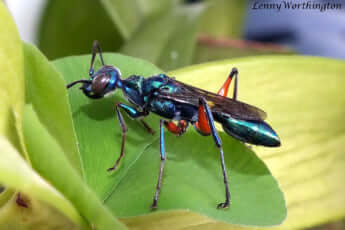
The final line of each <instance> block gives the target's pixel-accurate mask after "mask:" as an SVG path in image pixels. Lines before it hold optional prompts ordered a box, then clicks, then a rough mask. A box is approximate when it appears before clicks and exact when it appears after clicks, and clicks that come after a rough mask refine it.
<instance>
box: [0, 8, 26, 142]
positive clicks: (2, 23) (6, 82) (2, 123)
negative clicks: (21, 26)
mask: <svg viewBox="0 0 345 230" xmlns="http://www.w3.org/2000/svg"><path fill="white" fill-rule="evenodd" d="M0 28H1V36H0V69H1V76H0V98H1V100H0V134H3V135H4V136H7V137H8V138H9V140H10V141H11V143H12V144H15V145H16V146H17V147H19V142H20V141H19V140H18V135H17V133H16V129H17V130H21V114H22V109H23V105H24V64H23V51H22V42H21V40H20V38H19V34H18V31H17V28H16V26H15V24H14V22H13V20H12V18H11V16H10V14H9V12H8V10H7V8H6V7H5V5H4V3H3V2H0Z"/></svg>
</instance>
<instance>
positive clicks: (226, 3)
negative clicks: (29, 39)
mask: <svg viewBox="0 0 345 230" xmlns="http://www.w3.org/2000/svg"><path fill="white" fill-rule="evenodd" d="M67 2H68V3H67ZM247 4H248V2H247V1H239V0H205V1H195V0H194V1H192V0H189V1H186V0H184V1H183V0H162V1H156V0H135V1H119V0H113V1H112V0H102V1H94V0H70V1H63V0H50V1H48V2H47V4H46V6H45V9H44V11H43V15H42V19H41V23H40V26H39V31H38V38H37V39H38V46H39V48H40V49H41V51H42V52H43V53H44V54H45V55H46V56H47V57H48V58H50V59H56V58H59V57H64V56H69V55H77V54H88V53H90V44H92V41H93V40H96V39H97V40H99V42H100V43H101V45H102V48H103V50H104V51H110V52H120V53H123V54H127V55H130V56H135V57H139V58H143V59H146V60H148V61H150V62H152V63H154V64H156V65H157V66H158V67H160V68H162V69H163V70H166V71H168V70H173V69H176V68H180V67H183V66H187V65H191V64H195V63H201V62H206V61H212V60H219V59H225V58H231V57H240V56H248V55H260V54H287V53H291V50H289V49H287V48H285V47H280V46H277V45H270V44H261V43H254V42H246V41H244V40H241V39H243V35H244V29H243V28H244V26H243V24H244V22H245V15H246V11H247Z"/></svg>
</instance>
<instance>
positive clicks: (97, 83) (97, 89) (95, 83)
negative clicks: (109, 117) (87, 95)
mask: <svg viewBox="0 0 345 230" xmlns="http://www.w3.org/2000/svg"><path fill="white" fill-rule="evenodd" d="M109 80H110V75H108V74H100V75H98V76H96V77H95V78H94V79H93V80H92V85H91V90H92V92H93V93H94V94H104V90H105V89H106V88H107V86H108V83H109Z"/></svg>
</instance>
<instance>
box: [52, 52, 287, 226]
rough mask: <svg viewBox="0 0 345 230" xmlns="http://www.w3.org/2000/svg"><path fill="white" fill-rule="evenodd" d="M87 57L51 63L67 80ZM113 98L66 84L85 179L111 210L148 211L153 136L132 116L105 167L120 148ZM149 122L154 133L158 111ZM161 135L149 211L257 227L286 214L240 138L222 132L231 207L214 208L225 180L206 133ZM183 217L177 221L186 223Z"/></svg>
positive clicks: (118, 60)
mask: <svg viewBox="0 0 345 230" xmlns="http://www.w3.org/2000/svg"><path fill="white" fill-rule="evenodd" d="M89 58H90V57H84V56H83V57H76V58H65V59H62V60H59V61H57V62H55V64H56V66H57V68H58V69H59V70H60V71H61V72H62V74H63V76H64V77H65V79H66V81H67V82H71V81H73V80H77V79H80V75H81V73H83V72H87V70H88V65H89V60H90V59H89ZM105 60H106V63H107V64H115V65H116V66H117V67H118V68H119V69H120V70H121V72H122V73H123V76H124V77H127V76H129V75H130V74H142V75H143V76H150V75H153V74H155V73H159V70H158V69H156V68H154V67H153V66H151V65H149V64H147V63H145V62H142V61H139V60H137V59H133V58H129V57H124V56H120V55H106V56H105ZM208 76H210V75H208ZM225 76H226V75H225ZM198 77H199V76H198ZM119 100H120V101H122V100H123V99H122V98H121V97H120V96H119V95H118V94H116V95H115V96H114V97H111V98H106V99H104V100H98V101H96V100H90V99H88V98H86V97H85V96H84V95H83V94H82V92H80V90H78V89H77V87H76V88H75V89H73V88H72V89H70V101H71V106H72V113H73V119H74V124H75V129H76V132H77V137H78V141H79V143H80V152H81V154H82V159H83V162H84V165H85V172H86V175H87V176H86V180H87V182H88V184H89V185H90V186H91V187H92V188H93V189H94V190H95V191H96V192H97V194H98V195H99V196H100V197H101V198H102V199H105V202H106V204H107V206H108V207H109V208H110V209H111V210H112V211H113V212H114V213H115V214H116V215H118V216H120V217H129V216H140V215H142V214H150V213H151V211H150V208H149V207H150V205H151V202H152V199H153V193H154V190H155V185H156V182H157V177H158V171H159V164H160V163H159V161H160V156H159V147H158V134H155V136H151V135H149V134H148V133H147V132H146V130H145V129H144V128H143V127H142V126H141V125H140V123H139V124H138V122H137V121H135V120H130V119H125V121H126V123H127V125H128V129H129V130H128V133H127V141H126V153H125V154H126V155H125V157H124V159H123V160H122V162H121V165H120V167H119V168H118V170H117V171H116V172H115V173H113V174H109V173H108V172H107V171H106V169H107V168H109V167H111V166H112V165H113V163H114V162H115V160H116V158H117V157H118V156H119V152H120V148H121V131H120V127H119V124H116V123H117V122H118V121H117V119H116V118H115V111H114V104H115V102H117V101H119ZM147 121H148V123H149V124H150V125H151V126H152V127H153V129H155V130H157V131H158V127H159V122H158V118H157V117H156V116H154V115H151V116H150V117H149V119H147ZM166 136H167V140H166V149H167V156H168V160H167V163H166V170H165V176H164V184H163V188H162V192H161V197H160V201H159V210H158V212H155V214H157V215H163V216H164V215H170V214H171V215H173V214H174V213H175V211H176V210H181V209H183V210H191V211H192V212H194V213H199V214H201V215H203V216H208V217H210V218H212V219H216V220H221V221H225V222H228V223H235V224H244V225H257V226H266V225H274V224H279V223H281V221H282V220H283V219H284V217H285V214H286V213H285V212H286V210H285V204H284V199H283V196H282V193H281V192H280V190H279V188H278V186H277V183H276V181H275V180H274V178H273V177H272V175H271V174H270V172H269V171H268V169H267V168H266V166H265V165H264V164H263V162H262V161H260V160H259V159H258V158H257V157H256V155H255V154H254V153H253V152H252V151H251V150H249V149H248V148H246V147H245V146H244V145H243V144H241V143H239V142H238V141H235V140H234V139H232V138H231V137H228V136H226V135H224V134H221V137H222V139H223V142H224V152H226V162H227V165H228V167H229V170H228V172H229V175H230V190H231V192H232V206H231V208H230V209H228V210H217V208H216V205H217V203H218V202H222V201H223V199H224V184H223V179H222V174H221V166H220V162H219V153H218V152H217V148H216V147H215V146H214V143H213V140H212V138H211V137H209V138H204V137H202V136H200V135H198V134H197V133H196V132H194V131H193V130H191V131H190V132H188V133H187V134H185V135H184V136H183V137H181V138H177V137H175V136H173V135H169V134H167V135H166ZM195 142H197V143H198V145H195V144H193V143H195ZM168 210H173V212H171V211H169V212H167V211H168ZM174 210H175V211H174ZM150 216H151V215H149V216H148V218H151V217H150ZM133 222H135V220H134V221H133ZM186 222H188V221H186ZM182 223H183V224H181V223H179V224H181V225H182V226H184V227H186V226H188V224H186V225H185V224H184V222H182Z"/></svg>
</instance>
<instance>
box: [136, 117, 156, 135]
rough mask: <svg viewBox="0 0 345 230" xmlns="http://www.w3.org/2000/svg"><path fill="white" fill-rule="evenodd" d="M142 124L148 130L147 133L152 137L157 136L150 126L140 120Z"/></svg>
mask: <svg viewBox="0 0 345 230" xmlns="http://www.w3.org/2000/svg"><path fill="white" fill-rule="evenodd" d="M140 122H141V124H143V126H144V127H145V128H146V130H147V132H149V133H151V134H152V135H153V134H155V131H154V130H153V129H152V128H151V127H150V126H149V124H147V122H146V121H144V120H143V119H140Z"/></svg>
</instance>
